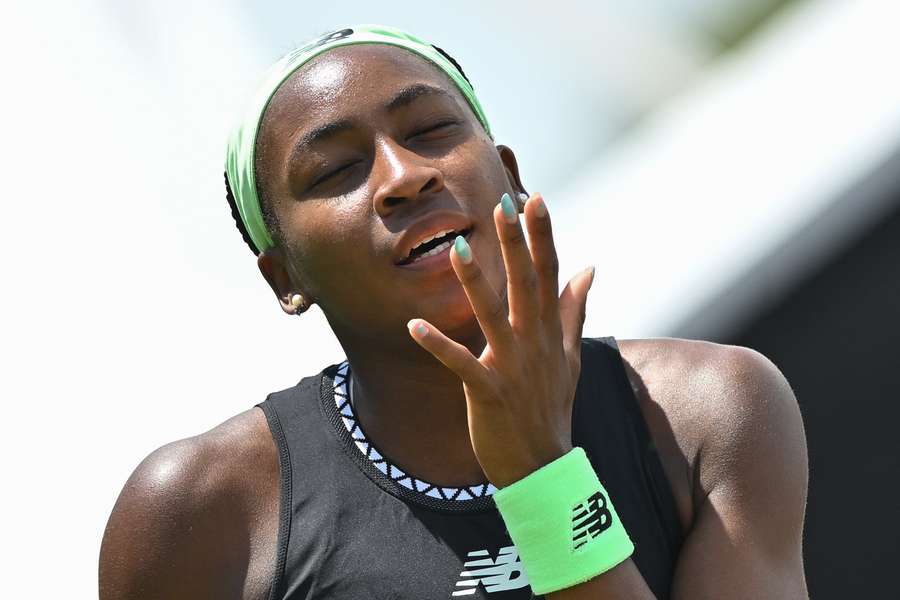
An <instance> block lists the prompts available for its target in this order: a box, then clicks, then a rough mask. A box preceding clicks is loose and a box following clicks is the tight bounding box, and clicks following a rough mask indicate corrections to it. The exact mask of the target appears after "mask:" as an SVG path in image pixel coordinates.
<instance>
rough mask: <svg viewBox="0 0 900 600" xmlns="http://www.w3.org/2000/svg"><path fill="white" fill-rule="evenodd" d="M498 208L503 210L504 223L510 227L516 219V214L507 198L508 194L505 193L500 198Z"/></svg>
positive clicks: (514, 208) (513, 206)
mask: <svg viewBox="0 0 900 600" xmlns="http://www.w3.org/2000/svg"><path fill="white" fill-rule="evenodd" d="M500 208H502V209H503V218H504V219H506V222H507V223H509V224H510V225H512V224H513V223H515V222H516V220H517V219H518V216H519V215H518V213H517V212H516V207H515V205H514V204H513V201H512V198H510V197H509V194H507V193H506V192H504V193H503V195H502V196H500Z"/></svg>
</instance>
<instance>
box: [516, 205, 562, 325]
mask: <svg viewBox="0 0 900 600" xmlns="http://www.w3.org/2000/svg"><path fill="white" fill-rule="evenodd" d="M525 224H526V227H527V229H528V239H529V240H530V241H531V259H532V262H533V264H534V271H535V274H536V276H537V298H538V303H539V305H540V313H539V318H540V320H541V322H542V323H544V325H545V326H546V327H549V328H551V330H552V332H553V333H554V334H555V336H556V339H559V338H560V336H561V335H562V326H561V324H560V320H559V318H560V317H559V258H558V257H557V254H556V244H555V243H554V242H553V229H552V224H551V223H550V215H549V214H548V212H547V205H546V204H545V203H544V198H543V197H542V196H541V195H540V194H534V195H533V196H531V198H529V199H528V201H527V202H526V203H525Z"/></svg>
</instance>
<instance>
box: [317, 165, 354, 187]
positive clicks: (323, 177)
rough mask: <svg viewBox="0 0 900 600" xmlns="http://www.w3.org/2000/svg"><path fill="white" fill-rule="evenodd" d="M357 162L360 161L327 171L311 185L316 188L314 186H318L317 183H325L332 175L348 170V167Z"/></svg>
mask: <svg viewBox="0 0 900 600" xmlns="http://www.w3.org/2000/svg"><path fill="white" fill-rule="evenodd" d="M357 162H358V161H353V162H348V163H347V164H344V165H341V166H340V167H338V168H337V169H334V170H332V171H328V172H327V173H325V174H324V175H321V176H319V177H318V178H317V179H316V180H315V181H313V183H312V185H311V186H310V187H311V188H314V187H316V186H317V185H319V184H321V183H325V182H326V181H328V180H329V179H331V178H332V177H335V176H336V175H339V174H340V173H341V172H343V171H346V170H347V169H348V168H350V167H352V166H353V165H355V164H356V163H357Z"/></svg>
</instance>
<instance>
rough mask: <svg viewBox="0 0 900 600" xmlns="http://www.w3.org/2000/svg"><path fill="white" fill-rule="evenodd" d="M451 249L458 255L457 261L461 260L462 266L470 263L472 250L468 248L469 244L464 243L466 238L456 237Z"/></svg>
mask: <svg viewBox="0 0 900 600" xmlns="http://www.w3.org/2000/svg"><path fill="white" fill-rule="evenodd" d="M453 249H454V250H456V253H457V254H458V255H459V260H461V261H462V262H463V264H464V265H467V264H469V263H470V262H472V249H471V248H469V242H467V241H466V238H464V237H463V236H461V235H458V236H456V239H455V240H454V241H453Z"/></svg>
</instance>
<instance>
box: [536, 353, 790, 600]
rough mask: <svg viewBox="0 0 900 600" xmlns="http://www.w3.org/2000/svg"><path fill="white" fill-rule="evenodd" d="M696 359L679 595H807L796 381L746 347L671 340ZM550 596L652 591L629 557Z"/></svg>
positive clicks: (556, 599) (588, 597)
mask: <svg viewBox="0 0 900 600" xmlns="http://www.w3.org/2000/svg"><path fill="white" fill-rule="evenodd" d="M667 343H669V344H671V345H672V346H677V347H679V350H681V351H686V352H685V353H686V354H689V355H691V356H690V362H691V363H692V368H691V375H690V378H691V379H692V381H690V382H685V386H686V387H690V388H691V389H692V390H696V392H695V394H694V395H693V398H692V402H693V403H694V405H695V406H693V407H692V408H691V409H690V410H691V413H692V414H693V416H694V418H695V419H696V420H697V423H700V424H701V425H699V427H701V428H702V431H703V435H702V438H701V441H702V443H701V448H700V452H699V453H698V456H697V460H696V464H695V469H696V471H697V476H698V478H699V488H700V489H699V490H698V491H699V494H700V497H699V498H697V499H696V501H695V506H696V507H697V508H696V513H695V517H694V522H693V526H692V528H691V531H690V533H689V534H688V536H687V538H686V540H685V543H684V545H683V547H682V550H681V554H680V556H679V560H678V564H677V567H676V573H675V580H674V582H673V587H672V598H673V599H690V600H703V599H710V600H711V599H720V598H767V599H772V600H781V599H785V600H787V599H796V598H807V597H808V594H807V589H806V581H805V578H804V573H803V559H802V552H801V543H802V532H803V518H804V512H805V508H806V490H807V475H808V472H807V454H806V441H805V434H804V430H803V422H802V420H801V417H800V411H799V409H798V406H797V401H796V399H795V398H794V394H793V392H792V391H791V389H790V386H789V385H788V384H787V381H785V379H784V377H783V375H782V374H781V373H780V372H779V371H778V369H777V368H776V367H775V366H774V365H773V364H772V363H771V362H770V361H768V360H767V359H766V358H765V357H764V356H762V355H760V354H759V353H757V352H754V351H752V350H748V349H746V348H734V347H727V346H719V345H716V344H704V343H695V342H684V341H679V340H671V341H669V342H667ZM549 597H550V598H552V599H553V600H601V599H606V598H609V599H612V598H629V599H631V598H641V599H644V598H653V594H652V593H651V592H650V590H649V589H648V587H647V585H646V583H645V582H644V580H643V578H642V577H641V575H640V572H639V571H638V570H637V568H636V567H635V565H634V563H633V562H632V561H631V560H627V561H625V562H624V563H622V564H621V565H619V566H618V567H616V568H615V569H612V570H611V571H608V572H607V573H604V574H603V575H600V576H598V577H595V578H593V579H591V580H590V581H587V582H585V583H584V584H581V585H578V586H574V587H571V588H568V589H565V590H561V591H559V592H556V593H554V594H550V595H549Z"/></svg>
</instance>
